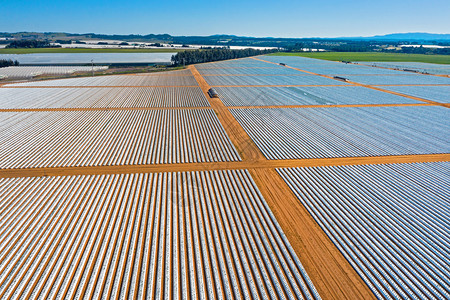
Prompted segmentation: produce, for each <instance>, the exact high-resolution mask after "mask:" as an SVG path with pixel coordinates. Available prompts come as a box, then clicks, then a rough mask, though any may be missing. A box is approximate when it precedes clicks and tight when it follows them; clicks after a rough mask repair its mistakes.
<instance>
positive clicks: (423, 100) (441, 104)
mask: <svg viewBox="0 0 450 300" xmlns="http://www.w3.org/2000/svg"><path fill="white" fill-rule="evenodd" d="M252 58H253V59H256V60H259V61H263V62H266V63H269V64H276V63H274V62H271V61H267V60H263V59H260V58H256V57H252ZM286 67H287V68H290V69H293V70H297V71H300V72H304V73H308V74H312V75H317V76H321V77H325V78H329V79H334V80H337V79H336V78H334V77H332V76H328V75H322V74H317V73H313V72H309V71H305V70H302V69H299V68H294V67H290V66H286ZM347 82H348V83H350V84H352V85H355V86H362V87H365V88H369V89H372V90H377V91H380V92H385V93H388V94H392V95H397V96H402V97H405V98H409V99H413V100H417V101H422V102H426V103H433V104H435V105H440V106H444V107H450V104H447V103H440V102H435V101H431V100H427V99H423V98H419V97H414V96H410V95H406V94H401V93H397V92H393V91H388V90H385V89H382V88H379V87H375V86H373V85H369V84H362V83H358V82H354V81H347ZM438 85H440V84H438ZM392 86H394V85H392ZM403 86H404V84H403Z"/></svg>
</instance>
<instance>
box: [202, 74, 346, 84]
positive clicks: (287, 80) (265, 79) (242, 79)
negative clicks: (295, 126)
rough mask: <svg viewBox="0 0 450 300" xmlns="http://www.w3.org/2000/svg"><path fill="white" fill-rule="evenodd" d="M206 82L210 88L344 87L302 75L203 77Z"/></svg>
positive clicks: (327, 79)
mask: <svg viewBox="0 0 450 300" xmlns="http://www.w3.org/2000/svg"><path fill="white" fill-rule="evenodd" d="M205 80H206V82H207V83H208V84H209V85H211V86H227V85H230V86H233V85H254V86H257V85H346V84H347V83H345V82H342V81H336V80H332V79H329V78H323V77H318V76H311V75H308V74H304V75H303V76H288V75H280V76H273V75H272V76H270V75H269V76H256V75H253V76H252V75H241V76H218V75H210V76H205Z"/></svg>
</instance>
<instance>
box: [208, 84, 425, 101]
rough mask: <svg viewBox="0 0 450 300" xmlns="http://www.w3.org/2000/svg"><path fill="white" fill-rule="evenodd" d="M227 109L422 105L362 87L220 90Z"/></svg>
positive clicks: (237, 88) (235, 88) (228, 88)
mask: <svg viewBox="0 0 450 300" xmlns="http://www.w3.org/2000/svg"><path fill="white" fill-rule="evenodd" d="M215 89H216V91H217V93H218V94H219V97H220V100H222V101H223V102H224V103H225V105H227V106H265V105H335V104H384V103H390V104H397V103H420V102H418V101H416V100H412V99H409V98H406V97H401V96H396V95H392V94H388V93H383V92H380V91H376V90H372V89H368V88H364V87H360V86H344V85H343V86H313V87H311V86H305V87H297V86H292V87H258V86H252V87H217V88H215Z"/></svg>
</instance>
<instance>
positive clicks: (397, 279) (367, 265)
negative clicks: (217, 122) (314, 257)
mask: <svg viewBox="0 0 450 300" xmlns="http://www.w3.org/2000/svg"><path fill="white" fill-rule="evenodd" d="M449 168H450V165H449V163H448V162H445V163H417V164H401V165H397V164H393V165H368V166H343V167H318V168H296V169H279V170H278V172H279V173H280V174H281V175H282V177H283V178H284V180H285V181H286V182H287V183H288V184H289V186H290V187H291V188H292V190H293V191H294V192H295V193H296V195H297V196H298V198H299V199H300V201H301V202H302V204H303V205H304V206H305V207H306V208H307V209H308V211H309V212H310V213H311V214H312V215H313V216H314V218H315V220H316V221H317V222H318V223H319V224H320V226H321V227H322V228H323V230H325V231H326V232H327V234H328V236H330V237H331V238H332V239H333V241H334V243H335V245H336V246H337V247H338V248H339V249H340V250H341V251H342V252H343V253H345V255H346V257H347V259H348V260H349V261H350V262H351V264H352V265H353V266H354V268H355V269H356V270H358V273H359V274H361V276H363V277H364V278H365V280H366V282H368V284H369V285H370V286H371V288H372V290H374V291H375V293H376V295H377V297H379V298H421V299H431V298H434V299H446V298H448V297H449V296H450V294H449V290H450V285H449V280H448V279H449V271H450V269H449V266H450V258H449V255H450V252H449V248H448V241H449V239H450V235H449V231H448V218H449V216H450V207H449V206H448V200H449V198H450V192H449V190H448V189H442V188H441V187H442V186H446V187H448V186H449V184H450V176H449V172H448V170H449Z"/></svg>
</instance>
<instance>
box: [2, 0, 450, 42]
mask: <svg viewBox="0 0 450 300" xmlns="http://www.w3.org/2000/svg"><path fill="white" fill-rule="evenodd" d="M0 11H1V14H0V15H1V17H0V32H17V31H39V32H43V31H52V32H53V31H55V32H71V33H88V32H94V33H107V34H114V33H116V34H131V33H134V34H148V33H168V34H171V35H212V34H234V35H241V36H256V37H267V36H271V37H340V36H371V35H378V34H387V33H398V32H430V33H450V0H427V1H426V0H424V1H422V0H402V1H398V0H308V1H303V0H297V1H295V0H260V1H256V0H250V1H244V0H224V1H208V0H189V1H188V0H181V1H164V0H160V1H151V0H120V1H119V0H109V1H107V0H0Z"/></svg>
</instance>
